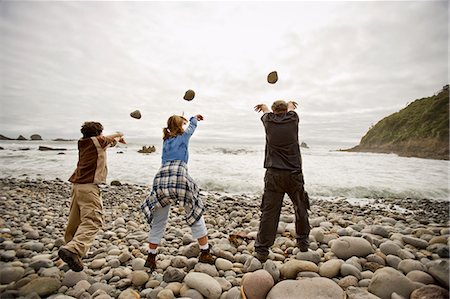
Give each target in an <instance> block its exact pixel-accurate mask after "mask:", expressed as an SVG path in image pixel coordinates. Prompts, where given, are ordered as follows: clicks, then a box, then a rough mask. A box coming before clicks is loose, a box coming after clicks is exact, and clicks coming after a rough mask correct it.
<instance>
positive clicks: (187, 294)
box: [180, 289, 205, 299]
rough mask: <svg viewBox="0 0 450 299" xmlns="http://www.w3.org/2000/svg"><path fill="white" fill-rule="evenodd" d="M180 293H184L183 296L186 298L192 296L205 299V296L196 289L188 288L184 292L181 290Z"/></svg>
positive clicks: (191, 298)
mask: <svg viewBox="0 0 450 299" xmlns="http://www.w3.org/2000/svg"><path fill="white" fill-rule="evenodd" d="M180 295H182V296H183V297H186V298H190V299H204V298H205V297H203V295H202V294H201V293H200V292H199V291H197V290H194V289H188V290H186V291H184V292H180Z"/></svg>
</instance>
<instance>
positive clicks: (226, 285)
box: [213, 277, 233, 295]
mask: <svg viewBox="0 0 450 299" xmlns="http://www.w3.org/2000/svg"><path fill="white" fill-rule="evenodd" d="M213 278H214V279H215V280H216V281H217V282H218V283H219V284H220V287H221V288H222V292H226V291H228V290H229V289H231V287H232V286H233V285H232V284H231V282H229V281H228V280H226V279H225V278H224V277H213ZM222 295H223V293H222Z"/></svg>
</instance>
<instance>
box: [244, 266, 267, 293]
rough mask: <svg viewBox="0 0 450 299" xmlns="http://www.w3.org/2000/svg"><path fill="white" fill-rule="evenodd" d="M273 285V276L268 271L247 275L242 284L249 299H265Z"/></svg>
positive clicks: (258, 271)
mask: <svg viewBox="0 0 450 299" xmlns="http://www.w3.org/2000/svg"><path fill="white" fill-rule="evenodd" d="M273 285H274V281H273V278H272V275H270V273H269V272H267V271H266V270H257V271H255V272H252V273H247V274H246V275H245V278H244V279H243V282H242V286H243V289H244V293H245V294H246V296H247V299H259V298H265V297H266V295H267V293H268V292H269V291H270V289H271V288H272V287H273Z"/></svg>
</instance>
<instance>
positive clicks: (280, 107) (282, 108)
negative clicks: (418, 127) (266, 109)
mask: <svg viewBox="0 0 450 299" xmlns="http://www.w3.org/2000/svg"><path fill="white" fill-rule="evenodd" d="M287 110H288V104H287V103H286V102H285V101H283V100H278V101H275V102H273V104H272V111H273V113H275V114H280V113H286V112H287Z"/></svg>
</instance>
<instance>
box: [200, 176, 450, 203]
mask: <svg viewBox="0 0 450 299" xmlns="http://www.w3.org/2000/svg"><path fill="white" fill-rule="evenodd" d="M262 185H263V183H262V182H261V185H252V184H245V183H237V182H231V181H214V180H200V181H199V186H200V187H201V188H202V189H204V190H207V191H219V192H226V193H230V194H237V193H246V194H252V195H258V194H259V195H261V194H262V193H263V191H264V187H263V186H262ZM305 189H306V191H307V192H308V194H309V195H310V196H311V197H327V198H334V197H344V198H372V199H381V198H400V199H401V198H404V199H406V198H411V199H416V200H421V199H436V200H446V201H449V200H450V198H449V190H448V188H440V189H435V190H417V189H408V190H392V189H386V188H377V187H371V188H369V187H363V186H355V187H335V186H319V185H314V186H305Z"/></svg>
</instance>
